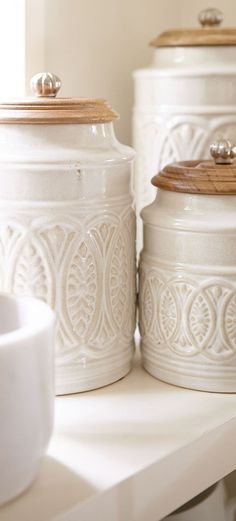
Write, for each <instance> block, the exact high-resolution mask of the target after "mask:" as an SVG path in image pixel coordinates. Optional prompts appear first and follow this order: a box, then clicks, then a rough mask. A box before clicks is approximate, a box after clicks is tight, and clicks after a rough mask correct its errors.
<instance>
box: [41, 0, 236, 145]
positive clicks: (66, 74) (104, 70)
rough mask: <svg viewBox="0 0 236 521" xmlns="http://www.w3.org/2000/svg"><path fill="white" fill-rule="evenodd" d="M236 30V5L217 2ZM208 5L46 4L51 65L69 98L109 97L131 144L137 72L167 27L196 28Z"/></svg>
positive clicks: (52, 0) (128, 0)
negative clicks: (133, 76)
mask: <svg viewBox="0 0 236 521" xmlns="http://www.w3.org/2000/svg"><path fill="white" fill-rule="evenodd" d="M212 3H213V4H214V5H215V6H217V7H220V8H221V9H222V10H223V11H224V13H225V23H226V24H229V25H230V24H231V25H232V24H235V25H236V2H235V0H225V1H224V2H223V1H220V0H214V2H212ZM208 6H209V2H208V1H205V0H198V1H196V0H46V3H45V23H46V25H45V62H46V63H45V66H46V68H47V69H48V70H52V71H53V72H55V73H56V74H58V75H59V76H60V77H61V79H62V81H63V89H62V93H63V94H64V95H68V96H94V97H105V98H107V99H108V100H109V101H110V103H111V104H112V105H113V107H114V108H115V109H117V110H118V111H119V112H120V115H121V119H120V121H119V122H118V123H117V134H118V136H119V138H120V139H122V140H123V141H125V142H127V143H129V142H130V141H131V113H132V104H133V81H132V71H133V70H134V69H136V68H140V67H143V66H147V65H148V64H149V63H150V61H151V57H152V49H151V48H149V47H148V42H149V41H150V39H151V38H152V37H153V36H155V35H156V34H158V33H159V32H160V31H163V30H164V29H166V28H171V27H174V26H184V25H186V26H193V25H195V24H196V18H197V13H198V12H199V10H200V9H201V8H204V7H208Z"/></svg>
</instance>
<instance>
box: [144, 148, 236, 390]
mask: <svg viewBox="0 0 236 521" xmlns="http://www.w3.org/2000/svg"><path fill="white" fill-rule="evenodd" d="M211 153H212V156H213V157H214V159H215V161H210V160H209V161H208V160H206V161H205V160H203V161H200V160H199V161H197V160H196V161H185V162H179V163H174V164H172V165H169V166H167V167H165V168H164V170H163V171H162V172H161V173H160V174H159V175H157V176H155V177H154V178H153V180H152V182H153V185H154V186H155V187H159V189H158V191H157V196H156V199H155V201H154V202H153V203H152V204H151V205H149V206H147V207H146V208H145V209H143V211H142V212H141V215H142V219H143V221H144V247H143V251H142V253H141V261H140V297H139V305H140V326H141V350H142V360H143V365H144V367H145V369H146V370H147V371H148V372H149V373H151V374H152V375H153V376H155V377H157V378H159V379H161V380H164V381H166V382H169V383H172V384H175V385H179V386H183V387H188V388H192V389H199V390H205V391H216V392H236V165H235V164H233V163H232V161H233V157H234V156H235V155H236V147H233V146H231V144H230V143H229V141H221V142H218V143H215V144H213V145H212V146H211Z"/></svg>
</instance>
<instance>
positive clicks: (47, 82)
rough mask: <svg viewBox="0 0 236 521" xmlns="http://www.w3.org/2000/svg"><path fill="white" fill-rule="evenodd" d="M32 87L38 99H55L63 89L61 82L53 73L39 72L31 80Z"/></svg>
mask: <svg viewBox="0 0 236 521" xmlns="http://www.w3.org/2000/svg"><path fill="white" fill-rule="evenodd" d="M30 87H31V90H32V91H33V93H34V95H35V96H37V97H49V98H55V97H56V95H57V93H58V91H59V90H60V88H61V80H60V78H58V76H56V75H55V74H52V73H51V72H39V73H38V74H36V75H35V76H33V78H32V79H31V81H30Z"/></svg>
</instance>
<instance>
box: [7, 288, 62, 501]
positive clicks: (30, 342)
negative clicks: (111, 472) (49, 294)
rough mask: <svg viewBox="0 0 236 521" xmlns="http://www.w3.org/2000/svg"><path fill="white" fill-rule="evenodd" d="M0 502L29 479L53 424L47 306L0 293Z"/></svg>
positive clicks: (51, 338) (50, 321) (51, 326)
mask: <svg viewBox="0 0 236 521" xmlns="http://www.w3.org/2000/svg"><path fill="white" fill-rule="evenodd" d="M0 316H1V319H0V418H1V429H0V503H5V502H6V501H9V500H10V499H12V498H13V497H15V496H17V495H19V494H20V493H22V492H23V491H24V490H25V489H26V488H27V487H28V486H29V485H30V484H31V483H32V481H33V480H34V479H35V477H36V474H37V472H38V471H39V465H40V462H41V459H42V457H43V456H44V454H45V452H46V450H47V446H48V442H49V439H50V436H51V433H52V427H53V412H54V377H53V375H54V325H55V317H54V314H53V312H52V311H51V309H50V308H49V306H47V305H46V304H44V303H43V302H41V301H40V300H36V299H32V298H22V297H21V298H16V297H12V296H10V297H9V296H8V295H4V294H0Z"/></svg>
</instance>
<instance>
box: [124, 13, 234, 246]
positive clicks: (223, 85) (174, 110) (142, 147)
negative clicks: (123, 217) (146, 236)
mask: <svg viewBox="0 0 236 521" xmlns="http://www.w3.org/2000/svg"><path fill="white" fill-rule="evenodd" d="M222 18H223V16H222V13H221V12H220V11H218V10H216V9H207V10H204V11H202V12H201V13H200V15H199V21H200V23H201V28H195V29H176V30H171V31H166V32H164V33H162V34H161V35H159V36H158V37H157V38H155V39H154V40H153V41H152V42H151V45H152V46H153V47H154V49H155V50H154V57H153V63H152V64H151V66H150V67H148V68H146V69H142V70H138V71H136V72H135V73H134V81H135V104H134V115H133V142H134V147H135V149H136V151H137V158H136V167H135V193H136V206H137V211H138V213H139V212H140V210H141V209H142V208H143V207H144V206H145V205H147V204H149V203H150V202H151V201H152V200H153V197H154V187H152V186H151V183H150V179H151V177H152V176H153V175H154V174H155V173H156V172H159V171H160V170H161V169H162V168H163V167H164V166H165V165H167V164H169V163H171V162H173V161H182V160H187V159H201V158H208V157H209V152H208V150H209V146H210V143H211V142H212V141H214V140H215V139H218V137H222V136H224V135H227V136H228V137H229V139H232V140H233V139H234V136H235V132H236V29H235V28H224V27H221V26H220V23H221V21H222ZM137 242H138V251H139V250H140V249H141V246H142V227H141V221H140V220H139V221H138V235H137Z"/></svg>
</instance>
